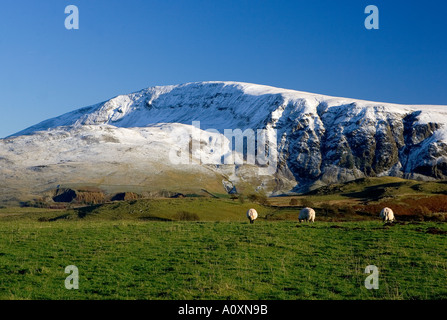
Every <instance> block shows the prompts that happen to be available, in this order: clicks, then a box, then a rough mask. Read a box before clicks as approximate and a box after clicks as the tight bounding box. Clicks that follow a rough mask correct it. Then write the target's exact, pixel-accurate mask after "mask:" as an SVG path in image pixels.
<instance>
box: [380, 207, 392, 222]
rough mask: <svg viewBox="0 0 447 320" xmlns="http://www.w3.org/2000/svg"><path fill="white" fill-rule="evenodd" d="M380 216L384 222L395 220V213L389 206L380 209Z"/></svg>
mask: <svg viewBox="0 0 447 320" xmlns="http://www.w3.org/2000/svg"><path fill="white" fill-rule="evenodd" d="M380 218H382V220H383V221H384V222H387V221H389V222H393V221H394V213H393V210H391V209H390V208H388V207H385V208H383V209H382V211H380Z"/></svg>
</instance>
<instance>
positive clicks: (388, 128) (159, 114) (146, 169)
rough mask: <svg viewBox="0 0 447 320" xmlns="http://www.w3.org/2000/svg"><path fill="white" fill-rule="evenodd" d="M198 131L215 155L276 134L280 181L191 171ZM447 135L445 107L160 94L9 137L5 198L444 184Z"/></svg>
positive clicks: (221, 90) (133, 97) (0, 153)
mask: <svg viewBox="0 0 447 320" xmlns="http://www.w3.org/2000/svg"><path fill="white" fill-rule="evenodd" d="M197 121H200V131H201V132H202V133H203V135H202V136H201V138H199V141H198V143H199V144H200V145H201V146H202V149H201V150H202V151H203V150H207V151H208V152H209V151H210V150H212V149H213V148H214V147H215V146H214V145H213V143H215V141H216V136H218V135H219V133H220V134H223V133H224V131H225V130H226V129H232V130H236V129H240V130H242V131H244V130H247V129H251V130H254V131H255V132H256V130H260V129H265V130H269V132H273V131H272V130H274V131H275V132H276V137H277V141H276V143H275V147H276V150H275V151H276V152H277V160H278V161H277V168H276V169H277V170H275V171H276V172H274V173H272V174H269V175H265V174H264V175H263V174H259V173H258V172H257V171H256V170H255V169H256V168H255V167H256V165H248V164H247V165H238V164H213V163H211V164H210V163H203V162H200V161H194V159H196V158H197V157H196V156H197V155H195V154H191V157H192V158H193V161H191V163H189V164H173V163H170V162H169V160H168V158H169V154H170V152H172V149H173V148H175V146H174V145H175V141H173V139H172V137H173V133H175V132H176V130H179V129H185V130H186V129H187V130H191V128H193V126H192V125H193V122H197ZM446 125H447V106H428V105H427V106H422V105H398V104H390V103H380V102H370V101H363V100H356V99H348V98H337V97H330V96H325V95H319V94H311V93H305V92H299V91H293V90H286V89H280V88H274V87H269V86H263V85H256V84H249V83H240V82H219V81H215V82H197V83H188V84H183V85H175V86H160V87H152V88H148V89H144V90H141V91H138V92H135V93H131V94H128V95H120V96H117V97H115V98H113V99H110V100H108V101H105V102H102V103H99V104H96V105H92V106H89V107H85V108H82V109H79V110H76V111H73V112H70V113H67V114H64V115H62V116H59V117H56V118H53V119H49V120H46V121H43V122H41V123H39V124H37V125H34V126H32V127H30V128H27V129H25V130H23V131H21V132H18V133H16V134H14V135H13V136H10V137H8V138H6V139H1V140H0V180H1V181H5V183H4V185H3V186H1V190H0V191H1V193H2V195H3V196H2V197H3V199H6V200H11V199H14V198H17V194H20V193H22V192H24V193H26V194H28V195H29V197H32V196H36V195H38V194H40V193H42V192H45V191H47V190H51V189H54V188H56V186H58V185H64V186H65V185H66V186H72V185H78V186H79V185H94V186H98V187H101V188H105V189H108V190H115V191H116V190H133V191H140V190H143V189H144V190H146V191H147V190H149V191H151V192H157V191H160V190H171V191H179V192H194V191H195V190H197V189H201V188H205V189H208V190H212V191H216V192H219V191H220V192H223V191H227V192H228V191H230V190H233V191H234V190H242V189H244V188H254V189H257V190H259V189H264V190H265V191H267V192H268V193H273V194H279V193H285V192H290V191H297V192H302V191H306V190H309V189H312V188H315V187H318V186H322V185H326V184H331V183H339V182H345V181H349V180H353V179H357V178H362V177H370V176H386V175H389V176H396V177H403V178H411V179H422V180H432V179H445V178H446V177H447V126H446ZM207 129H215V131H216V132H215V133H213V134H212V133H210V132H209V130H208V131H204V130H207ZM174 140H175V139H174ZM207 148H208V149H207ZM227 152H231V150H227ZM199 158H200V157H199ZM196 160H197V159H196Z"/></svg>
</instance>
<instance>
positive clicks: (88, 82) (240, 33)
mask: <svg viewBox="0 0 447 320" xmlns="http://www.w3.org/2000/svg"><path fill="white" fill-rule="evenodd" d="M70 4H74V5H77V6H78V8H79V13H80V28H79V30H66V29H65V27H64V21H65V18H66V16H67V15H66V14H65V13H64V9H65V7H66V6H67V5H70ZM369 4H373V5H376V6H377V7H378V8H379V10H380V29H379V30H366V29H365V27H364V20H365V18H366V16H367V15H366V14H365V13H364V9H365V7H366V6H367V5H369ZM446 12H447V3H446V2H445V1H439V0H436V1H435V0H425V1H390V0H387V1H362V0H356V1H352V0H349V1H348V0H339V1H333V0H332V1H319V0H315V1H310V0H309V1H299V0H294V1H280V0H277V1H273V0H271V1H264V0H237V1H233V0H231V1H229V0H219V1H217V0H158V1H152V0H128V1H118V0H107V1H105V0H85V1H84V0H80V1H77V0H67V1H64V0H42V1H34V0H28V1H24V0H15V1H13V0H4V1H2V5H1V7H0V49H1V50H0V94H1V99H0V108H1V113H0V137H4V136H7V135H10V134H13V133H15V132H17V131H19V130H21V129H24V128H26V127H28V126H30V125H33V124H35V123H37V122H40V121H42V120H45V119H47V118H50V117H54V116H57V115H60V114H62V113H65V112H68V111H71V110H74V109H77V108H80V107H84V106H87V105H92V104H95V103H98V102H101V101H104V100H107V99H109V98H111V97H114V96H116V95H119V94H126V93H130V92H134V91H137V90H140V89H142V88H146V87H149V86H153V85H168V84H180V83H186V82H193V81H209V80H228V81H243V82H252V83H258V84H265V85H272V86H277V87H283V88H288V89H295V90H301V91H308V92H315V93H321V94H327V95H333V96H342V97H350V98H360V99H366V100H374V101H383V102H395V103H403V104H444V105H447V89H446V85H447V62H446V58H447V41H446V39H447V36H446V34H447V14H446Z"/></svg>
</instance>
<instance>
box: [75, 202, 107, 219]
mask: <svg viewBox="0 0 447 320" xmlns="http://www.w3.org/2000/svg"><path fill="white" fill-rule="evenodd" d="M100 206H101V204H95V205H93V206H88V207H82V208H77V209H75V211H76V213H77V215H78V217H79V218H80V219H83V218H85V217H86V216H87V215H88V214H90V213H92V212H93V211H94V210H95V209H97V208H99V207H100Z"/></svg>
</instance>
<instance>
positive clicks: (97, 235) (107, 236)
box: [0, 199, 447, 299]
mask: <svg viewBox="0 0 447 320" xmlns="http://www.w3.org/2000/svg"><path fill="white" fill-rule="evenodd" d="M165 201H170V202H171V205H168V203H167V202H166V203H165V202H160V203H157V202H154V203H152V202H151V203H149V202H148V203H144V202H140V201H138V202H126V203H123V204H121V205H120V206H117V204H110V205H106V206H102V207H92V208H89V209H88V208H84V209H83V210H71V211H70V210H69V211H53V212H48V211H45V210H44V209H31V208H29V209H25V208H22V209H17V210H16V211H15V212H11V210H9V209H8V210H7V209H1V210H0V299H446V298H447V235H446V233H447V224H446V223H443V222H398V223H395V224H391V225H384V224H383V223H382V222H381V221H380V219H379V217H378V216H377V218H376V220H368V221H357V222H331V221H316V222H315V223H314V224H301V225H300V224H299V223H298V221H297V217H298V211H297V210H295V211H296V216H295V219H294V220H290V219H289V220H287V219H279V220H269V219H266V218H268V217H269V214H270V215H271V214H273V215H274V212H273V213H272V212H271V210H273V209H271V208H268V207H263V206H258V205H256V204H253V203H249V204H240V203H237V202H231V201H230V200H221V199H213V200H207V199H205V200H204V199H195V200H188V201H189V202H188V201H186V200H185V199H179V200H175V201H178V202H176V203H178V204H179V205H178V208H177V207H173V206H172V203H173V202H172V201H174V200H165ZM113 206H116V207H115V208H114V207H113ZM122 206H124V207H125V208H126V209H123V207H122ZM151 206H152V207H151ZM144 207H147V209H145V210H143V209H142V208H144ZM250 207H255V208H256V210H257V211H258V213H259V217H258V219H257V221H256V223H255V224H253V225H250V223H249V221H248V220H247V218H246V211H247V209H248V208H250ZM137 208H138V210H137ZM140 208H141V209H140ZM150 208H152V209H153V211H151V210H152V209H150ZM169 208H170V210H171V212H169V210H168V209H169ZM173 208H174V209H173ZM139 210H142V211H141V212H140V211H139ZM275 210H276V209H275ZM288 210H289V209H288ZM13 211H14V210H13ZM132 211H133V213H131V212H132ZM156 212H158V213H159V214H158V215H157V214H156ZM179 212H180V213H179ZM185 212H186V213H185ZM188 212H189V214H187V213H188ZM207 212H208V213H209V216H211V218H209V219H207V218H206V217H207ZM281 214H282V215H283V213H281ZM288 214H290V215H292V213H288ZM317 214H318V211H317ZM219 216H220V218H221V219H217V220H221V221H216V220H215V221H213V220H214V219H215V217H219ZM182 217H186V218H184V219H183V218H182ZM182 220H183V221H182ZM197 220H199V221H197ZM68 265H75V266H77V267H78V269H79V275H80V280H79V290H67V289H65V286H64V281H65V278H66V277H67V276H68V274H65V273H64V270H65V267H66V266H68ZM368 265H375V266H377V267H378V269H379V289H378V290H374V289H373V290H367V289H366V288H365V286H364V281H365V279H366V277H367V276H368V274H365V273H364V270H365V267H366V266H368Z"/></svg>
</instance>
